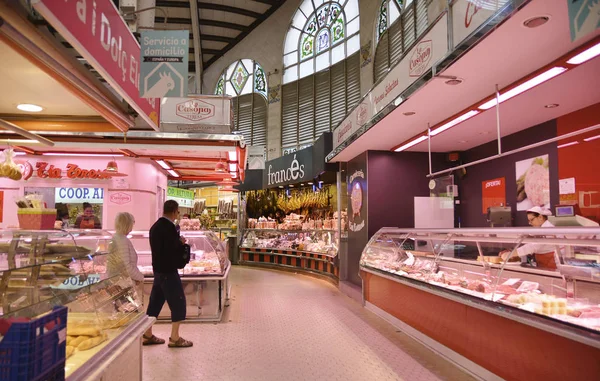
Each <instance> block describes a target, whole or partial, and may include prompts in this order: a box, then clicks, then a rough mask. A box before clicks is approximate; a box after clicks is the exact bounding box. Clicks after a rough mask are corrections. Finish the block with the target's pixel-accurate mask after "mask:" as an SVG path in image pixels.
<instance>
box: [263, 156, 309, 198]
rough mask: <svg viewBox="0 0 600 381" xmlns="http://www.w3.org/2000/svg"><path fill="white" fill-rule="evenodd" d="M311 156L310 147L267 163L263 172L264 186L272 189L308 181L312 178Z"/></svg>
mask: <svg viewBox="0 0 600 381" xmlns="http://www.w3.org/2000/svg"><path fill="white" fill-rule="evenodd" d="M312 155H313V147H312V146H311V147H308V148H305V149H301V150H300V151H298V152H294V153H292V154H289V155H284V156H281V157H279V158H277V159H275V160H271V161H269V162H267V163H266V168H265V170H264V171H263V184H264V186H266V187H267V188H272V187H275V186H279V185H288V184H296V183H300V182H302V181H310V180H311V179H312V178H313V170H312V168H313V167H312Z"/></svg>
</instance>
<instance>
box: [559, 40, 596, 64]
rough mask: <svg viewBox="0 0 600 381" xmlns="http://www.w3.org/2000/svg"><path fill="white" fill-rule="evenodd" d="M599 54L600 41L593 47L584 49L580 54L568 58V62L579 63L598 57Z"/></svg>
mask: <svg viewBox="0 0 600 381" xmlns="http://www.w3.org/2000/svg"><path fill="white" fill-rule="evenodd" d="M598 55H600V42H599V43H597V44H596V45H594V46H592V47H591V48H589V49H587V50H584V51H583V52H581V53H579V54H578V55H576V56H573V57H571V59H570V60H568V61H567V63H568V64H571V65H579V64H582V63H584V62H586V61H589V60H591V59H592V58H594V57H597V56H598Z"/></svg>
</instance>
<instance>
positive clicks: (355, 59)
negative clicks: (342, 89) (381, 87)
mask: <svg viewBox="0 0 600 381" xmlns="http://www.w3.org/2000/svg"><path fill="white" fill-rule="evenodd" d="M346 91H347V93H346V99H347V100H348V104H347V105H346V114H348V113H349V112H350V111H352V109H353V108H354V106H356V105H357V104H358V102H360V56H359V54H358V53H356V54H353V55H352V56H350V57H348V58H347V59H346Z"/></svg>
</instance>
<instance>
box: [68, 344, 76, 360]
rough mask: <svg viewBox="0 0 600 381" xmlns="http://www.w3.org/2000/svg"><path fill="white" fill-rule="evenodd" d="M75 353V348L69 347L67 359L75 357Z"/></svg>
mask: <svg viewBox="0 0 600 381" xmlns="http://www.w3.org/2000/svg"><path fill="white" fill-rule="evenodd" d="M73 352H75V347H73V346H71V345H67V358H69V357H71V356H72V355H73Z"/></svg>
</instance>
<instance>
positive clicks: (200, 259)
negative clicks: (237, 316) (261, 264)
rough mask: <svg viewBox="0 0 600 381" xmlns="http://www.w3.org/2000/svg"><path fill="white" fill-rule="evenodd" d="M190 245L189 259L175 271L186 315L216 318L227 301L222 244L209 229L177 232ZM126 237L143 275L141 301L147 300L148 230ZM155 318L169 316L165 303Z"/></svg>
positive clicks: (225, 258) (149, 275)
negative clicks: (134, 250) (184, 301)
mask: <svg viewBox="0 0 600 381" xmlns="http://www.w3.org/2000/svg"><path fill="white" fill-rule="evenodd" d="M181 235H182V236H183V237H185V238H186V239H187V243H188V244H189V245H190V247H191V259H190V263H188V264H187V265H186V266H185V267H184V268H183V269H180V270H179V274H180V275H181V280H182V283H183V288H184V292H185V294H186V303H187V315H186V318H187V319H190V320H198V321H220V320H221V316H222V314H223V310H224V308H225V307H226V306H227V301H228V300H229V291H230V286H229V283H228V277H229V270H230V267H231V263H230V262H229V259H228V256H227V252H226V250H225V244H224V243H223V242H222V241H221V240H220V239H219V237H218V236H217V234H216V233H214V232H213V231H210V230H200V231H181ZM130 240H131V242H132V243H133V246H134V247H135V249H136V251H137V254H138V268H139V270H140V271H141V272H142V274H144V278H145V280H144V288H143V291H144V295H143V296H144V300H145V302H146V303H147V302H148V300H149V298H150V292H151V290H152V282H153V280H154V278H153V271H152V252H151V250H150V240H149V232H148V231H134V232H131V233H130ZM158 318H159V320H163V319H164V320H167V319H170V318H171V312H170V310H169V308H168V306H167V305H166V304H165V306H164V307H163V310H162V311H161V314H160V315H159V317H158Z"/></svg>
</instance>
